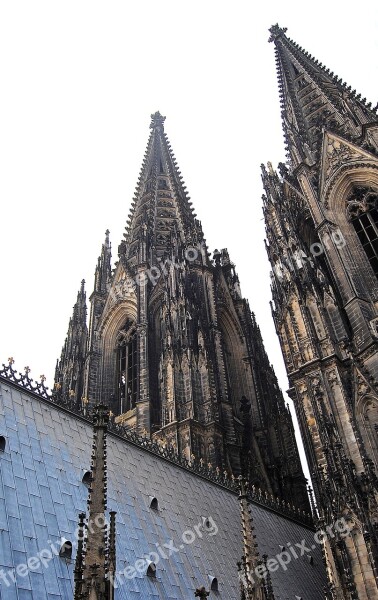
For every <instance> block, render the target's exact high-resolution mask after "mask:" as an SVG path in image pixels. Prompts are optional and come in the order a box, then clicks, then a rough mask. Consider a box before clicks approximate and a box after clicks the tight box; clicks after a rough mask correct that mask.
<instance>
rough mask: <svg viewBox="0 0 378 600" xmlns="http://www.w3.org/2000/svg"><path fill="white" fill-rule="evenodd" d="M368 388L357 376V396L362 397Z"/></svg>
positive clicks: (362, 379) (360, 377) (361, 378)
mask: <svg viewBox="0 0 378 600" xmlns="http://www.w3.org/2000/svg"><path fill="white" fill-rule="evenodd" d="M369 389H370V388H369V386H368V384H367V383H366V381H365V380H364V378H363V377H362V376H361V375H358V376H357V390H358V395H359V396H363V395H364V394H366V392H367V391H368V390H369Z"/></svg>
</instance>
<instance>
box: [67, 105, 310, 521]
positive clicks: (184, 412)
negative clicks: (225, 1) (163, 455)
mask: <svg viewBox="0 0 378 600" xmlns="http://www.w3.org/2000/svg"><path fill="white" fill-rule="evenodd" d="M90 302H91V308H90V321H89V330H88V338H87V339H88V342H87V346H86V351H85V357H84V361H82V360H81V361H80V362H78V360H77V359H76V355H75V354H74V352H72V351H71V346H70V345H68V346H67V344H66V345H65V347H64V349H63V353H62V357H61V360H60V361H59V362H58V366H57V371H56V379H55V394H56V397H57V398H58V399H59V398H67V397H69V396H71V398H72V400H74V401H75V402H77V403H79V405H81V406H82V407H85V406H88V407H91V406H93V405H94V404H96V403H98V402H100V401H101V402H104V403H106V404H107V405H108V406H109V407H110V408H111V411H112V413H113V414H114V416H115V417H116V421H117V422H118V423H120V424H122V425H123V426H124V427H125V428H128V429H131V430H135V431H136V432H137V433H138V434H139V435H142V436H145V437H148V438H150V439H153V440H155V441H157V442H159V443H161V444H164V445H167V446H168V447H169V448H172V449H173V450H174V451H175V452H176V453H177V454H178V455H179V456H183V457H185V458H186V459H187V460H190V459H191V457H192V456H195V457H196V459H198V460H201V461H203V463H204V464H211V465H213V466H214V468H219V469H220V470H221V471H222V472H223V471H225V470H226V471H227V472H228V473H229V474H231V473H232V474H233V475H234V476H238V475H239V474H240V473H241V472H243V474H244V475H246V476H248V478H249V480H250V482H251V484H252V485H256V486H258V487H259V488H261V489H262V490H266V491H267V492H268V493H269V494H274V495H275V496H278V497H280V498H282V499H285V500H286V501H288V502H290V503H293V502H294V503H295V504H296V505H297V506H300V507H302V508H304V509H305V510H308V508H309V504H308V498H307V493H306V482H305V479H304V476H303V472H302V468H301V465H300V460H299V454H298V449H297V446H296V441H295V437H294V430H293V424H292V420H291V416H290V412H289V409H288V407H287V406H286V405H285V402H284V399H283V396H282V393H281V391H280V389H279V387H278V384H277V380H276V377H275V374H274V371H273V369H272V367H271V365H270V363H269V360H268V357H267V355H266V352H265V349H264V345H263V341H262V337H261V333H260V330H259V327H258V325H257V323H256V321H255V317H254V315H253V313H251V311H250V308H249V306H248V302H247V301H246V300H245V299H244V298H243V297H242V295H241V292H240V286H239V280H238V276H237V274H236V271H235V267H234V265H233V263H232V262H231V260H230V257H229V255H228V252H227V250H226V249H223V250H221V251H218V250H216V251H215V252H214V256H213V258H211V257H210V254H209V252H208V248H207V246H206V242H205V239H204V235H203V231H202V227H201V223H200V222H199V221H198V220H197V218H196V215H195V214H194V212H193V208H192V203H191V202H190V199H189V197H188V195H187V192H186V188H185V185H184V183H183V181H182V177H181V174H180V171H179V170H178V167H177V163H176V160H175V158H174V155H173V152H172V149H171V147H170V144H169V141H168V138H167V136H166V134H165V132H164V117H162V116H161V115H160V113H156V114H154V115H152V122H151V134H150V137H149V140H148V145H147V150H146V153H145V157H144V161H143V165H142V169H141V173H140V177H139V180H138V186H137V189H136V192H135V197H134V200H133V203H132V208H131V212H130V216H129V220H128V225H127V228H126V233H125V239H124V241H122V243H121V244H120V245H119V247H118V261H117V262H116V263H115V265H114V267H112V264H111V246H110V241H109V232H107V233H106V239H105V242H104V244H103V245H102V250H101V255H100V257H99V259H98V264H97V267H96V272H95V284H94V291H93V293H92V295H91V296H90ZM75 310H77V309H76V308H75V309H74V311H75ZM72 327H73V325H72V323H71V324H70V329H69V334H68V337H69V339H70V338H71V337H72V333H71V330H72ZM85 327H86V326H85V320H83V321H82V322H81V323H80V328H81V329H80V331H82V332H84V330H85ZM83 336H84V333H83V334H82V335H81V334H80V335H78V339H79V342H78V343H80V344H81V342H82V340H83V339H84V338H83ZM80 347H81V346H80ZM72 386H73V387H72ZM75 386H76V387H75ZM80 394H81V397H80Z"/></svg>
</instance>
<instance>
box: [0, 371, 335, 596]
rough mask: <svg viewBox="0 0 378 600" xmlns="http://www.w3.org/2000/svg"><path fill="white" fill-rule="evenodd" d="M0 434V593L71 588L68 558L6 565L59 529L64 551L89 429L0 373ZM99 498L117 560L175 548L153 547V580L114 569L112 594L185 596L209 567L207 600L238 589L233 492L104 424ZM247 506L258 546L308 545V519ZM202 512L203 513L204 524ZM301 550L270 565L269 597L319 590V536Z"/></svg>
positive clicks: (52, 539) (80, 501) (127, 562)
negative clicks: (306, 551) (154, 504)
mask: <svg viewBox="0 0 378 600" xmlns="http://www.w3.org/2000/svg"><path fill="white" fill-rule="evenodd" d="M0 436H4V437H5V440H6V446H5V450H4V452H1V453H0V598H1V600H32V599H33V600H47V599H48V600H58V599H61V600H69V599H72V598H73V567H74V560H72V561H71V562H70V561H66V560H64V559H62V558H60V557H59V556H55V555H54V556H53V558H52V559H51V560H50V561H49V562H48V563H47V567H46V568H45V567H44V566H43V565H41V564H40V565H39V566H34V567H33V568H31V569H29V570H28V572H27V573H26V575H25V576H22V577H21V576H20V575H19V574H16V575H15V582H12V581H11V578H10V576H9V572H10V570H11V569H14V568H15V567H17V565H19V564H21V563H26V561H27V560H28V559H30V558H31V557H35V556H37V554H38V553H39V552H41V551H42V550H44V549H49V546H50V544H54V548H55V547H56V548H58V546H59V544H58V542H59V540H60V539H61V537H62V536H65V537H66V538H67V539H69V540H71V541H72V542H73V544H74V551H73V559H74V557H75V530H76V529H77V522H78V514H79V513H80V512H82V511H86V501H87V493H88V490H87V488H86V486H85V485H84V484H83V483H82V477H83V475H84V473H85V472H86V471H87V470H88V469H89V465H90V456H91V445H92V428H91V426H90V424H88V423H86V422H85V421H84V420H83V419H80V418H78V417H77V416H74V415H71V414H70V413H68V411H64V410H62V409H61V408H59V407H57V406H55V405H53V404H52V403H51V402H49V401H47V400H42V399H40V398H38V397H37V396H36V395H35V394H33V393H30V392H28V391H26V390H23V389H22V388H20V387H18V386H17V385H14V384H12V383H11V382H7V381H5V380H3V379H1V378H0ZM150 496H153V497H156V498H157V499H158V505H159V507H158V510H154V509H152V508H150V500H151V499H150ZM108 508H109V510H116V511H117V516H116V527H117V570H118V571H120V570H123V569H124V568H125V567H126V566H133V565H135V563H136V561H137V560H140V559H143V558H144V557H145V556H146V555H148V554H149V553H151V552H156V550H157V545H158V546H159V547H160V548H163V544H167V545H168V546H170V547H171V548H172V544H173V545H174V547H175V548H177V551H174V552H173V553H172V555H171V556H169V557H167V558H160V560H159V562H158V563H157V572H156V579H153V578H150V577H148V576H146V574H145V568H144V569H143V572H140V573H136V577H133V578H130V579H125V577H121V579H120V581H119V586H118V587H117V589H116V592H115V599H116V600H153V599H154V600H157V599H161V600H174V599H176V600H187V599H188V600H189V599H193V598H194V589H195V588H196V587H200V586H201V585H205V586H206V587H207V589H209V588H210V579H209V578H210V577H217V579H218V582H219V591H218V592H214V591H212V592H211V594H210V600H211V599H212V598H217V599H219V600H238V599H239V598H240V592H239V583H238V574H237V568H236V562H237V561H238V560H240V558H241V555H242V537H241V520H240V513H239V506H238V499H237V496H236V494H235V493H233V492H232V491H230V490H227V489H225V488H223V487H221V486H219V485H216V484H214V483H212V482H210V481H208V480H206V479H204V478H201V477H199V476H198V475H195V474H193V473H192V472H190V471H188V470H185V469H183V468H180V467H179V466H177V465H175V464H172V463H170V462H168V461H166V460H164V459H162V458H161V457H159V456H156V455H154V454H152V453H150V452H146V451H144V450H143V449H141V448H138V447H136V446H135V445H133V444H131V443H129V442H127V441H125V440H123V439H121V438H120V437H118V436H116V435H113V434H111V433H109V435H108ZM252 514H253V518H254V525H255V529H256V531H255V533H256V535H257V542H258V544H259V551H260V554H264V553H266V554H268V555H269V556H270V557H274V556H275V555H276V554H278V553H279V552H280V545H281V546H287V543H288V542H290V543H291V544H293V545H294V544H295V543H300V542H301V541H302V540H303V539H305V540H306V541H307V545H308V546H309V547H311V546H312V545H314V541H313V536H314V532H313V531H311V529H310V528H308V527H305V526H302V525H300V524H299V523H296V522H294V521H292V520H290V519H287V518H284V517H283V516H281V515H278V514H276V513H274V512H272V511H269V510H268V509H265V508H264V507H261V506H259V505H255V504H252ZM204 517H209V518H210V525H211V527H210V528H209V529H208V531H206V528H205V526H204V525H203V518H204ZM212 523H215V524H216V527H213V526H212ZM196 526H198V528H197V532H196V530H195V527H196ZM216 528H217V533H216V535H210V533H212V532H214V531H215V530H216ZM198 531H199V532H200V534H201V535H200V534H199V533H198ZM185 532H186V534H185ZM201 536H202V537H201ZM193 538H194V539H193ZM192 539H193V541H192V542H191V540H192ZM171 540H172V542H171ZM190 542H191V543H190ZM171 551H172V550H171ZM169 552H170V550H168V549H167V548H165V553H166V554H167V553H169ZM311 555H312V556H313V564H310V561H309V559H308V558H307V557H301V558H298V559H297V560H294V559H293V560H292V562H291V564H289V565H288V568H287V570H286V571H285V570H283V569H281V568H280V569H278V570H277V571H275V572H274V573H272V575H271V576H272V581H273V587H274V592H275V597H276V600H280V599H282V600H283V599H285V600H289V599H290V600H295V598H303V600H318V599H319V600H320V599H321V598H323V593H322V590H323V586H324V585H325V575H324V569H323V565H322V559H321V552H320V547H319V546H317V547H315V548H314V549H313V550H312V551H311ZM2 573H4V574H5V575H6V576H7V581H8V582H9V583H10V585H6V583H5V582H4V580H1V579H2V576H1V574H2Z"/></svg>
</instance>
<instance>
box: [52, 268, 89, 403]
mask: <svg viewBox="0 0 378 600" xmlns="http://www.w3.org/2000/svg"><path fill="white" fill-rule="evenodd" d="M87 335H88V329H87V302H86V293H85V281H84V279H83V280H82V282H81V286H80V290H79V291H78V293H77V298H76V302H75V304H74V307H73V311H72V317H71V318H70V320H69V323H68V331H67V337H66V339H65V342H64V345H63V348H62V353H61V356H60V359H59V360H57V363H56V369H55V386H54V394H55V395H56V397H59V398H60V399H61V400H63V401H64V402H66V403H67V404H69V405H71V406H78V405H79V403H80V400H81V396H82V391H83V381H82V371H83V365H84V361H85V351H86V344H87Z"/></svg>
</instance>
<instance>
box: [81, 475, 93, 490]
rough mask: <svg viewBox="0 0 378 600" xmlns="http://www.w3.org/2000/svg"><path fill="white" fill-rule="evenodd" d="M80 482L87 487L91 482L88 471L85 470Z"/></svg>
mask: <svg viewBox="0 0 378 600" xmlns="http://www.w3.org/2000/svg"><path fill="white" fill-rule="evenodd" d="M81 482H82V483H84V485H85V486H86V487H89V486H90V485H91V482H92V473H91V472H90V471H85V473H84V475H83V479H82V480H81Z"/></svg>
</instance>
